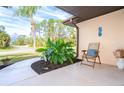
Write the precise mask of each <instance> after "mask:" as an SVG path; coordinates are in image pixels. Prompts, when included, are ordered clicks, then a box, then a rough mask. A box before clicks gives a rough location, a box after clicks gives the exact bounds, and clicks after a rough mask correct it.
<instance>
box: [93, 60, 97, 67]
mask: <svg viewBox="0 0 124 93" xmlns="http://www.w3.org/2000/svg"><path fill="white" fill-rule="evenodd" d="M95 63H96V58H95V59H94V62H93V69H94V67H95Z"/></svg>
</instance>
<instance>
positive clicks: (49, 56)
mask: <svg viewBox="0 0 124 93" xmlns="http://www.w3.org/2000/svg"><path fill="white" fill-rule="evenodd" d="M36 51H38V52H41V53H42V55H41V57H42V58H43V59H44V60H46V61H49V62H51V63H54V64H63V63H64V62H65V61H69V62H71V63H73V59H74V54H75V53H74V49H73V48H72V43H71V42H65V41H64V40H63V39H60V38H59V39H56V40H54V41H52V40H51V39H50V38H48V40H47V42H46V45H45V47H43V48H38V49H37V50H36Z"/></svg>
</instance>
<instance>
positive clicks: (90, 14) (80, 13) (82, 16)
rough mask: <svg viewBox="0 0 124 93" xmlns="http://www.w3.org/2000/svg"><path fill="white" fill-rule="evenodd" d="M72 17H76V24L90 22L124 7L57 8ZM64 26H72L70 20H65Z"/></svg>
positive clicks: (74, 19)
mask: <svg viewBox="0 0 124 93" xmlns="http://www.w3.org/2000/svg"><path fill="white" fill-rule="evenodd" d="M57 7H58V8H59V9H62V10H64V11H66V12H68V13H70V14H72V15H74V18H73V21H74V23H79V22H81V21H85V20H89V19H92V18H94V17H98V16H101V15H105V14H107V13H110V12H113V11H116V10H119V9H122V8H124V6H57ZM64 24H67V25H71V26H73V25H72V24H70V21H69V20H65V21H64Z"/></svg>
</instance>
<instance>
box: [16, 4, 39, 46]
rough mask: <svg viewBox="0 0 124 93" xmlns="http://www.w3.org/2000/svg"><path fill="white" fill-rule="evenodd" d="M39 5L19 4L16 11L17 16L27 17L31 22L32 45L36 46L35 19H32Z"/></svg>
mask: <svg viewBox="0 0 124 93" xmlns="http://www.w3.org/2000/svg"><path fill="white" fill-rule="evenodd" d="M40 8H41V6H20V7H19V8H18V9H17V11H16V15H17V16H23V17H28V18H29V19H30V23H31V35H32V36H33V47H34V48H36V27H35V24H36V23H35V21H34V19H33V16H34V14H36V12H37V10H38V9H40Z"/></svg>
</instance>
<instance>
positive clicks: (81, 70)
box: [0, 58, 124, 86]
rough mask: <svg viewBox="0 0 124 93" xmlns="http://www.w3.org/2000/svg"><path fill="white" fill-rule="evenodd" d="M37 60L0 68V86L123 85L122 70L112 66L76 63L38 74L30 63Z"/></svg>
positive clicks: (123, 75)
mask: <svg viewBox="0 0 124 93" xmlns="http://www.w3.org/2000/svg"><path fill="white" fill-rule="evenodd" d="M38 60H39V58H33V59H29V60H25V61H20V62H18V63H15V64H13V65H11V66H8V67H6V68H4V69H2V70H0V86H2V85H9V86H16V85H18V86H33V85H34V86H40V85H41V86H42V85H43V86H44V85H45V86H46V85H53V86H54V85H62V86H63V85H70V86H71V85H72V86H73V85H76V86H78V85H124V70H119V69H117V68H116V67H114V66H110V65H105V64H101V65H96V67H95V69H92V68H91V67H88V66H85V65H80V63H76V64H72V65H69V66H66V67H63V68H59V69H57V70H53V71H50V72H47V73H45V74H42V75H38V74H37V73H35V72H34V71H33V70H32V68H31V64H32V63H33V62H36V61H38Z"/></svg>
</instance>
